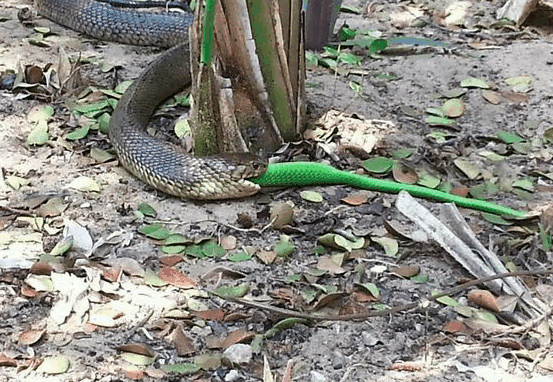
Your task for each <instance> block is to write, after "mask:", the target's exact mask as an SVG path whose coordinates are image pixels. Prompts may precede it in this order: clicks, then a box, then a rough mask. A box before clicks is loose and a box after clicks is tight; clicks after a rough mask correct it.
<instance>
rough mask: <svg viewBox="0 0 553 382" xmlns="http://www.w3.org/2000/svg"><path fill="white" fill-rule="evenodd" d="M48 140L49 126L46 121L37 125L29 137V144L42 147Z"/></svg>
mask: <svg viewBox="0 0 553 382" xmlns="http://www.w3.org/2000/svg"><path fill="white" fill-rule="evenodd" d="M48 139H49V135H48V125H47V124H46V121H41V122H38V123H37V125H36V126H35V127H34V128H33V130H32V131H31V132H30V133H29V135H28V136H27V144H28V145H36V146H42V145H43V144H45V143H46V142H48Z"/></svg>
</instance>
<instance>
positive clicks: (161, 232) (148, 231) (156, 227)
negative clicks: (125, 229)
mask: <svg viewBox="0 0 553 382" xmlns="http://www.w3.org/2000/svg"><path fill="white" fill-rule="evenodd" d="M138 232H140V233H141V234H143V235H146V236H147V237H149V238H152V239H155V240H163V239H167V238H168V237H169V236H170V235H171V234H172V232H171V231H170V230H169V229H168V228H165V227H164V226H162V225H161V224H158V223H156V224H148V225H144V226H142V227H140V228H139V229H138Z"/></svg>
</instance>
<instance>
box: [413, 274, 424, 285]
mask: <svg viewBox="0 0 553 382" xmlns="http://www.w3.org/2000/svg"><path fill="white" fill-rule="evenodd" d="M409 280H411V281H412V282H414V283H415V284H426V283H427V282H428V275H423V274H418V275H416V276H412V277H410V278H409Z"/></svg>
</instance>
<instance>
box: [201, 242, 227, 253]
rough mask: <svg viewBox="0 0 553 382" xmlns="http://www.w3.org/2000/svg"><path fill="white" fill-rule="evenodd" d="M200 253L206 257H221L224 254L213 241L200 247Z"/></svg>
mask: <svg viewBox="0 0 553 382" xmlns="http://www.w3.org/2000/svg"><path fill="white" fill-rule="evenodd" d="M202 252H203V254H204V255H205V256H207V257H221V256H223V255H224V254H225V249H224V248H223V247H221V246H220V245H219V244H217V242H216V241H215V240H209V241H207V242H205V243H204V244H203V245H202Z"/></svg>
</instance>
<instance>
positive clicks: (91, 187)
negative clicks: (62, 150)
mask: <svg viewBox="0 0 553 382" xmlns="http://www.w3.org/2000/svg"><path fill="white" fill-rule="evenodd" d="M69 187H70V188H72V189H74V190H78V191H82V192H100V185H99V184H98V183H97V182H96V181H95V180H94V179H92V178H89V177H88V176H79V177H78V178H75V179H73V180H72V181H71V183H69Z"/></svg>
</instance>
